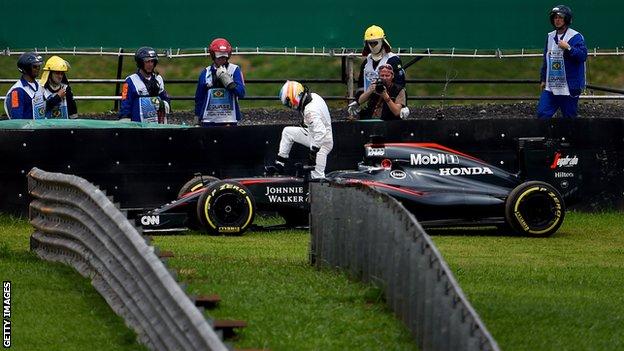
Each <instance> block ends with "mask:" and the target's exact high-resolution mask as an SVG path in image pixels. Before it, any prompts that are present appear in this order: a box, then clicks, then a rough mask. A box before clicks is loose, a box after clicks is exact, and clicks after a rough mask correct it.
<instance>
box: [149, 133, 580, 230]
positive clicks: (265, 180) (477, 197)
mask: <svg viewBox="0 0 624 351" xmlns="http://www.w3.org/2000/svg"><path fill="white" fill-rule="evenodd" d="M536 145H537V146H538V147H535V146H536ZM364 149H365V156H364V159H363V161H362V162H360V163H359V164H358V166H357V169H356V170H346V171H334V172H331V173H328V174H327V175H326V179H325V180H323V181H328V182H336V183H340V184H346V185H349V184H359V185H364V186H369V187H372V188H374V189H376V190H378V191H380V192H382V193H386V194H388V195H391V196H393V197H394V198H396V199H397V200H398V201H400V202H401V203H402V204H403V205H404V206H405V207H406V208H407V209H408V210H410V211H411V212H412V213H414V215H415V216H416V218H417V219H418V221H419V222H420V224H421V225H422V226H423V227H425V228H428V227H466V226H497V227H499V228H505V229H511V230H513V231H515V232H517V233H519V234H523V235H527V236H534V237H546V236H550V235H552V234H553V233H555V232H556V231H557V229H559V227H560V226H561V224H562V223H563V219H564V216H565V204H564V196H562V195H561V194H562V193H564V194H565V195H566V196H568V197H569V196H571V195H573V194H574V193H575V192H576V191H578V184H579V179H578V178H579V176H578V173H579V172H578V157H577V156H576V155H573V154H564V153H562V151H561V150H562V145H561V143H558V142H556V141H552V140H546V139H544V138H521V139H520V140H519V149H518V151H519V152H518V159H519V163H520V164H519V165H518V169H519V171H518V172H517V173H510V172H508V171H506V170H503V169H501V168H498V167H496V166H494V165H491V164H488V163H487V162H485V161H483V160H480V159H478V158H476V157H474V156H471V155H468V154H465V153H462V152H460V151H457V150H454V149H451V148H449V147H446V146H443V145H439V144H435V143H385V142H379V141H373V142H370V143H368V144H366V145H364ZM562 169H563V170H564V171H562ZM299 171H301V169H300V170H299ZM299 173H300V172H299ZM543 180H548V181H549V182H550V183H551V184H555V185H556V186H553V185H551V184H549V183H548V182H545V181H543ZM308 186H309V179H308V177H307V176H306V175H301V174H296V175H295V176H270V177H267V176H260V177H250V178H235V179H227V180H219V179H217V178H214V177H210V176H203V175H196V176H195V177H194V178H193V179H191V180H189V181H188V182H187V183H186V184H184V185H183V186H182V187H181V189H180V191H179V194H178V198H177V199H175V200H174V201H172V202H170V203H167V204H165V205H163V206H161V207H159V208H156V209H153V210H151V211H149V212H147V213H145V214H143V215H142V216H141V219H140V221H141V224H142V225H143V228H144V230H145V231H158V230H169V229H172V228H192V229H198V230H203V231H206V232H208V233H209V234H242V233H244V232H245V231H246V230H247V229H249V228H250V226H252V224H253V221H254V217H255V215H256V213H257V212H258V211H270V212H273V213H278V214H279V215H281V216H282V217H283V218H284V219H285V222H286V224H285V225H286V226H298V225H305V224H307V221H308V212H309V208H310V207H309V202H308Z"/></svg>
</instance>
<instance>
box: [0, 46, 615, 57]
mask: <svg viewBox="0 0 624 351" xmlns="http://www.w3.org/2000/svg"><path fill="white" fill-rule="evenodd" d="M26 51H34V52H36V53H39V54H41V55H92V56H116V57H123V56H133V55H134V52H124V48H115V49H111V48H104V47H99V48H76V47H73V48H71V49H67V48H56V49H54V48H50V49H48V48H47V47H44V48H31V49H27V50H24V49H17V50H15V51H13V50H12V49H11V48H6V49H4V50H2V51H0V56H13V55H21V54H23V53H24V52H26ZM232 51H233V52H232V54H233V55H257V56H263V55H268V56H321V57H361V56H362V54H361V51H362V49H361V48H345V47H340V48H326V47H320V48H317V47H312V48H297V47H296V46H295V47H283V48H260V47H255V48H239V47H234V48H233V50H232ZM158 52H159V55H162V56H164V57H168V58H185V57H209V56H210V53H209V52H208V48H207V47H204V48H201V49H182V48H175V49H174V48H168V49H160V50H158ZM395 53H397V54H399V55H401V56H406V57H449V58H531V57H542V55H543V52H542V50H541V49H517V50H505V51H503V50H502V49H457V48H448V49H431V48H414V47H407V48H406V47H397V48H396V51H395ZM587 54H588V55H589V56H594V57H596V56H623V55H624V50H622V51H620V47H616V48H609V49H605V50H599V49H598V48H593V49H591V50H589V52H588V53H587Z"/></svg>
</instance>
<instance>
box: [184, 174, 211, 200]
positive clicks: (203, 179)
mask: <svg viewBox="0 0 624 351" xmlns="http://www.w3.org/2000/svg"><path fill="white" fill-rule="evenodd" d="M218 180H219V178H215V177H211V176H204V175H202V176H195V177H193V179H191V180H189V181H188V182H186V183H184V185H182V187H181V188H180V191H178V199H179V198H181V197H182V195H184V194H187V193H191V192H193V191H195V190H199V189H201V188H203V187H205V186H207V185H208V184H210V183H212V182H216V181H218Z"/></svg>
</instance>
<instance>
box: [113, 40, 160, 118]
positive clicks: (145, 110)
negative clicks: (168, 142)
mask: <svg viewBox="0 0 624 351" xmlns="http://www.w3.org/2000/svg"><path fill="white" fill-rule="evenodd" d="M134 61H135V62H136V65H137V72H136V73H134V74H132V75H130V76H128V78H126V82H125V83H124V85H123V88H122V91H121V108H120V109H119V119H120V120H122V121H130V120H131V121H132V122H147V123H167V122H166V114H167V113H169V110H170V107H169V102H170V101H171V99H170V98H169V95H168V94H167V91H166V90H165V82H164V81H163V78H162V76H161V75H160V74H158V72H156V71H155V68H156V65H157V64H158V55H157V54H156V51H155V50H154V49H153V48H150V47H142V48H139V49H138V50H137V51H136V53H135V54H134Z"/></svg>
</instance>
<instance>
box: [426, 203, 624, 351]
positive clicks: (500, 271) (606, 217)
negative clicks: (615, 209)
mask: <svg viewBox="0 0 624 351" xmlns="http://www.w3.org/2000/svg"><path fill="white" fill-rule="evenodd" d="M440 233H441V232H440ZM433 239H434V241H435V243H436V245H437V246H438V247H439V248H440V250H441V252H442V254H443V255H444V257H445V259H446V260H447V262H448V263H449V264H450V266H451V267H452V269H453V272H454V273H455V275H456V277H457V278H458V280H459V282H460V284H461V286H462V289H463V290H464V292H466V293H467V295H468V298H469V300H470V301H471V302H472V304H473V306H474V307H475V308H476V310H477V311H478V312H479V314H480V315H481V318H482V319H483V320H484V322H485V324H486V325H487V327H488V329H489V330H490V332H491V333H492V334H493V335H494V337H495V338H496V340H497V341H498V343H499V345H500V346H501V348H502V349H503V350H622V349H624V337H623V336H624V332H623V330H624V294H622V289H623V287H624V213H621V212H620V213H606V214H581V213H569V214H568V215H567V217H566V219H565V222H564V225H563V227H562V228H561V229H559V231H558V232H557V233H556V234H555V235H554V236H553V237H551V238H547V239H531V238H517V237H511V236H510V237H500V236H449V235H447V236H445V235H434V236H433Z"/></svg>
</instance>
